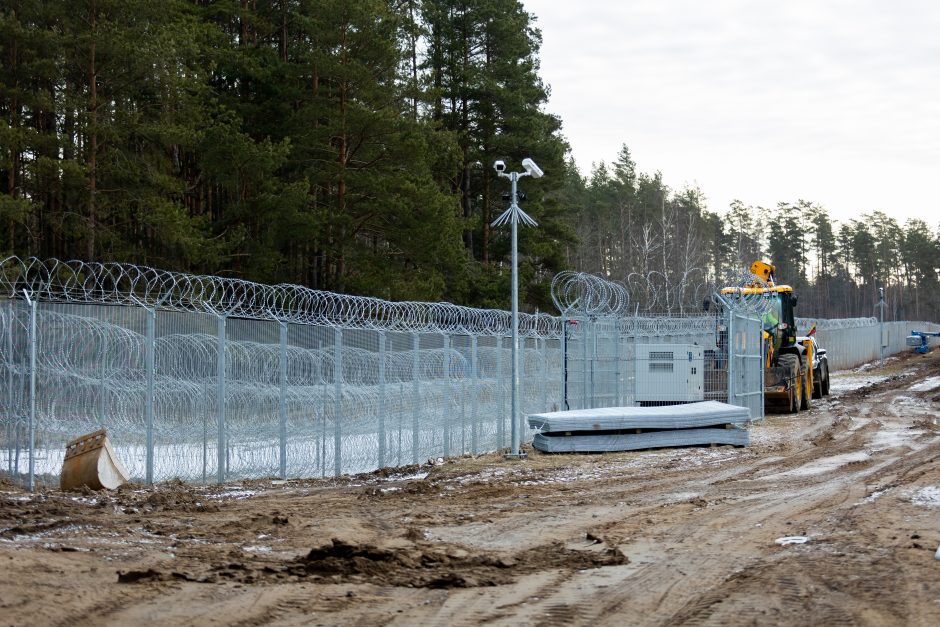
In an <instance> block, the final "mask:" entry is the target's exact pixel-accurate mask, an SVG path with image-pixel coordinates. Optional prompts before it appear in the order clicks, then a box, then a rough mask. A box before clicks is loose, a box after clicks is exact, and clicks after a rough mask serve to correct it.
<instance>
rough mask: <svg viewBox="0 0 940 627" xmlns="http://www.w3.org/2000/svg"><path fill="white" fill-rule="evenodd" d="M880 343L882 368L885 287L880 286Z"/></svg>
mask: <svg viewBox="0 0 940 627" xmlns="http://www.w3.org/2000/svg"><path fill="white" fill-rule="evenodd" d="M878 296H879V298H878V307H879V308H880V310H881V311H880V312H879V314H878V344H879V345H880V350H881V365H880V367H881V368H884V367H885V288H883V287H879V288H878Z"/></svg>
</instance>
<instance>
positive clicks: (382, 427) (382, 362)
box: [378, 331, 387, 468]
mask: <svg viewBox="0 0 940 627" xmlns="http://www.w3.org/2000/svg"><path fill="white" fill-rule="evenodd" d="M378 333H379V416H378V418H379V424H378V431H379V468H384V467H385V465H386V464H385V445H386V435H385V414H386V411H387V410H386V402H385V360H386V356H385V341H386V340H385V331H379V332H378Z"/></svg>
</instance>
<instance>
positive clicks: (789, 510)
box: [0, 351, 940, 625]
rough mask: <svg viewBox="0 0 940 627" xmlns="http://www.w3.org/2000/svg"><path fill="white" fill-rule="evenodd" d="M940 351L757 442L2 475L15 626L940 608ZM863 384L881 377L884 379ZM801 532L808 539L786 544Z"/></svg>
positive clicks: (815, 615) (849, 617)
mask: <svg viewBox="0 0 940 627" xmlns="http://www.w3.org/2000/svg"><path fill="white" fill-rule="evenodd" d="M938 375H940V352H938V351H934V353H933V354H932V355H929V356H927V357H926V358H925V357H919V356H913V355H909V356H905V357H903V358H901V359H899V360H896V361H893V362H892V363H891V364H890V365H889V367H888V368H886V369H885V370H884V371H879V370H870V369H869V370H866V371H861V372H851V373H837V374H836V375H835V376H834V379H833V383H834V389H835V390H839V391H838V392H835V393H834V394H833V396H831V397H829V398H828V399H825V400H822V401H816V402H814V404H813V408H812V409H811V410H810V411H809V412H801V413H799V414H796V415H769V416H768V417H767V419H766V420H765V421H764V423H763V424H760V425H757V426H755V427H753V431H752V442H753V445H752V446H751V447H749V448H746V449H734V448H730V447H718V448H687V449H676V450H658V451H645V452H633V453H623V454H613V455H603V456H595V455H555V456H550V455H541V454H538V453H534V454H533V455H532V456H531V457H530V459H529V460H527V461H524V462H506V461H503V460H502V459H500V458H499V457H498V456H496V455H491V456H483V457H478V458H475V459H470V458H465V459H459V460H453V461H448V462H447V463H444V464H441V465H426V466H418V467H410V468H404V469H398V470H395V471H391V472H384V473H375V474H372V475H367V476H359V477H348V478H342V479H339V480H332V479H324V480H305V481H299V480H295V481H287V482H283V481H276V480H260V481H252V482H244V483H240V484H237V485H227V486H211V487H197V486H188V485H184V484H181V483H167V484H163V485H160V486H156V487H154V488H150V489H145V488H143V487H140V486H126V487H125V488H122V489H121V490H120V491H118V492H115V493H111V494H107V493H94V492H87V493H84V494H64V493H61V492H58V491H55V490H47V491H44V492H41V493H39V494H37V495H34V496H31V495H28V494H26V493H24V492H22V491H20V490H18V489H17V488H15V487H13V486H12V485H11V484H4V485H0V563H2V564H3V566H4V569H3V570H4V574H3V576H2V581H0V615H2V616H3V619H4V623H8V624H14V625H36V624H49V625H57V624H60V625H65V624H68V625H76V624H77V625H83V624H88V625H92V624H94V625H102V624H113V625H119V624H120V625H124V624H138V623H144V622H146V623H149V624H181V623H185V624H206V625H210V624H227V625H261V624H280V625H294V624H297V625H301V624H304V625H306V624H323V625H335V624H341V625H379V624H393V625H413V624H448V625H476V624H487V623H488V624H513V625H572V624H574V625H622V624H640V625H663V624H670V625H681V624H688V625H708V624H714V625H719V624H762V623H774V624H793V625H803V624H826V625H841V624H846V625H855V624H873V625H874V624H877V625H881V624H905V625H908V624H913V625H936V624H940V579H938V577H937V574H938V572H940V561H936V560H934V551H935V550H936V549H937V546H938V545H940V425H938V420H940V419H938V415H940V387H936V385H935V384H937V385H940V377H938ZM869 382H870V384H869ZM793 536H798V537H804V538H806V541H805V542H804V543H802V544H785V543H780V542H778V539H781V538H784V537H793Z"/></svg>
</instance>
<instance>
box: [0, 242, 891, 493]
mask: <svg viewBox="0 0 940 627" xmlns="http://www.w3.org/2000/svg"><path fill="white" fill-rule="evenodd" d="M578 280H580V279H578ZM558 285H559V286H560V289H561V287H563V288H564V289H565V290H567V291H566V292H565V293H566V294H567V296H566V297H565V298H566V299H567V300H565V302H564V303H563V305H564V306H565V307H566V310H565V314H564V315H562V316H559V317H553V316H548V315H545V314H540V315H523V316H522V320H521V324H520V334H521V342H520V353H521V360H520V361H521V368H522V371H521V385H522V388H521V390H520V392H521V395H520V398H521V410H522V412H523V414H528V413H535V412H543V411H553V410H559V409H566V408H570V409H577V408H588V407H601V406H615V405H633V404H662V403H671V402H688V401H689V400H695V399H698V398H699V397H701V398H704V399H715V400H724V401H728V402H731V403H734V404H738V405H743V406H746V407H748V408H749V409H750V410H751V416H752V418H757V417H759V416H761V415H762V414H763V406H762V399H761V389H762V387H761V386H762V376H761V369H760V355H761V346H760V323H759V321H758V320H757V318H756V317H754V316H753V315H751V314H749V313H748V312H735V311H731V312H726V313H725V314H712V315H699V316H684V317H652V316H647V317H638V316H630V315H629V314H627V313H625V312H626V308H625V307H624V306H623V302H622V293H621V291H619V290H618V288H617V287H616V285H615V284H614V285H607V284H605V283H604V280H603V279H598V278H596V277H595V278H592V279H590V280H586V281H585V282H584V283H583V284H577V283H575V282H573V280H572V278H571V277H568V278H566V279H565V280H564V281H560V282H559V283H558ZM585 285H587V287H585ZM0 289H2V293H3V294H4V295H5V298H4V299H3V300H0V390H2V393H0V411H2V415H0V438H2V446H3V454H4V457H3V461H4V464H3V465H4V468H5V469H6V471H7V472H8V473H9V474H10V475H11V476H16V477H22V476H24V475H26V474H29V475H30V476H33V475H34V474H35V475H37V476H40V477H46V478H48V479H50V480H51V479H53V478H54V477H55V476H56V475H57V474H58V473H59V471H60V468H61V464H62V458H63V456H64V451H65V443H66V442H67V441H68V440H69V439H71V438H74V437H76V436H78V435H81V434H83V433H87V432H90V431H94V430H96V429H98V428H102V427H104V428H107V429H108V433H109V436H110V438H111V440H112V442H113V444H114V447H115V450H116V451H117V454H118V456H119V460H120V462H121V463H122V464H123V465H124V466H125V468H127V469H128V471H129V473H130V475H131V477H132V478H133V479H135V480H139V481H160V480H165V479H170V478H174V477H178V478H181V479H184V480H187V481H197V482H198V481H202V482H214V481H225V480H230V479H236V478H250V477H264V476H282V477H310V476H328V475H338V474H346V473H357V472H365V471H369V470H373V469H375V468H379V467H384V466H400V465H406V464H412V463H419V462H423V461H425V460H427V459H428V458H437V457H448V456H455V455H461V454H465V453H482V452H486V451H493V450H497V449H500V448H505V447H507V446H508V445H509V440H510V431H511V425H510V422H509V419H510V416H509V414H510V369H511V341H510V337H509V328H510V318H509V314H508V312H504V311H495V310H479V309H471V308H466V307H458V306H454V305H450V304H447V303H389V302H385V301H381V300H378V299H368V298H360V297H348V296H342V295H337V294H330V293H326V292H317V291H315V290H308V289H306V288H301V287H298V286H285V285H280V286H263V285H259V284H254V283H249V282H243V281H235V280H232V279H221V278H218V277H193V276H189V275H183V274H179V273H170V272H164V271H159V270H153V269H148V268H137V267H135V266H126V265H121V264H86V263H81V262H68V263H63V262H58V261H54V260H52V261H40V260H36V259H26V260H20V259H17V258H9V259H6V260H4V261H2V262H0ZM579 302H580V303H587V305H588V306H587V307H586V308H579V305H578V303H579ZM820 328H821V329H822V326H820ZM870 328H871V325H870V322H869V324H868V326H857V327H855V328H852V329H849V330H850V331H852V332H855V331H856V330H857V329H864V332H866V333H868V332H870ZM876 329H877V327H876ZM841 331H842V329H836V328H832V329H830V330H829V331H828V332H830V333H836V332H841ZM822 333H823V331H822V330H821V331H820V334H821V335H822ZM833 337H835V336H833ZM830 341H832V342H834V341H835V340H834V339H832V340H830ZM900 343H902V344H903V339H901V340H900ZM664 347H665V348H664ZM667 353H671V355H670V357H669V359H668V360H665V359H664V354H667ZM834 353H835V349H830V359H832V358H833V354H834ZM666 361H668V362H669V365H668V366H667V365H666ZM669 368H671V370H669ZM658 375H665V376H658ZM657 377H658V378H657ZM655 385H660V386H662V387H661V388H660V389H659V390H658V391H655V390H653V392H651V389H652V388H651V386H653V387H655ZM528 439H531V433H528V432H524V433H523V440H528ZM30 465H32V466H30Z"/></svg>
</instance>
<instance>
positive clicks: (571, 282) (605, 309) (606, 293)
mask: <svg viewBox="0 0 940 627" xmlns="http://www.w3.org/2000/svg"><path fill="white" fill-rule="evenodd" d="M551 294H552V302H554V303H555V307H557V308H558V311H560V312H562V314H563V315H566V316H567V315H572V314H575V315H581V316H596V317H599V316H622V315H626V314H627V313H628V312H629V307H630V296H629V294H628V293H627V288H626V286H624V285H623V284H621V283H618V282H616V281H611V280H610V279H604V278H601V277H599V276H597V275H594V274H588V273H586V272H571V271H566V272H559V273H558V274H556V275H555V276H554V278H553V279H552V285H551Z"/></svg>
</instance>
